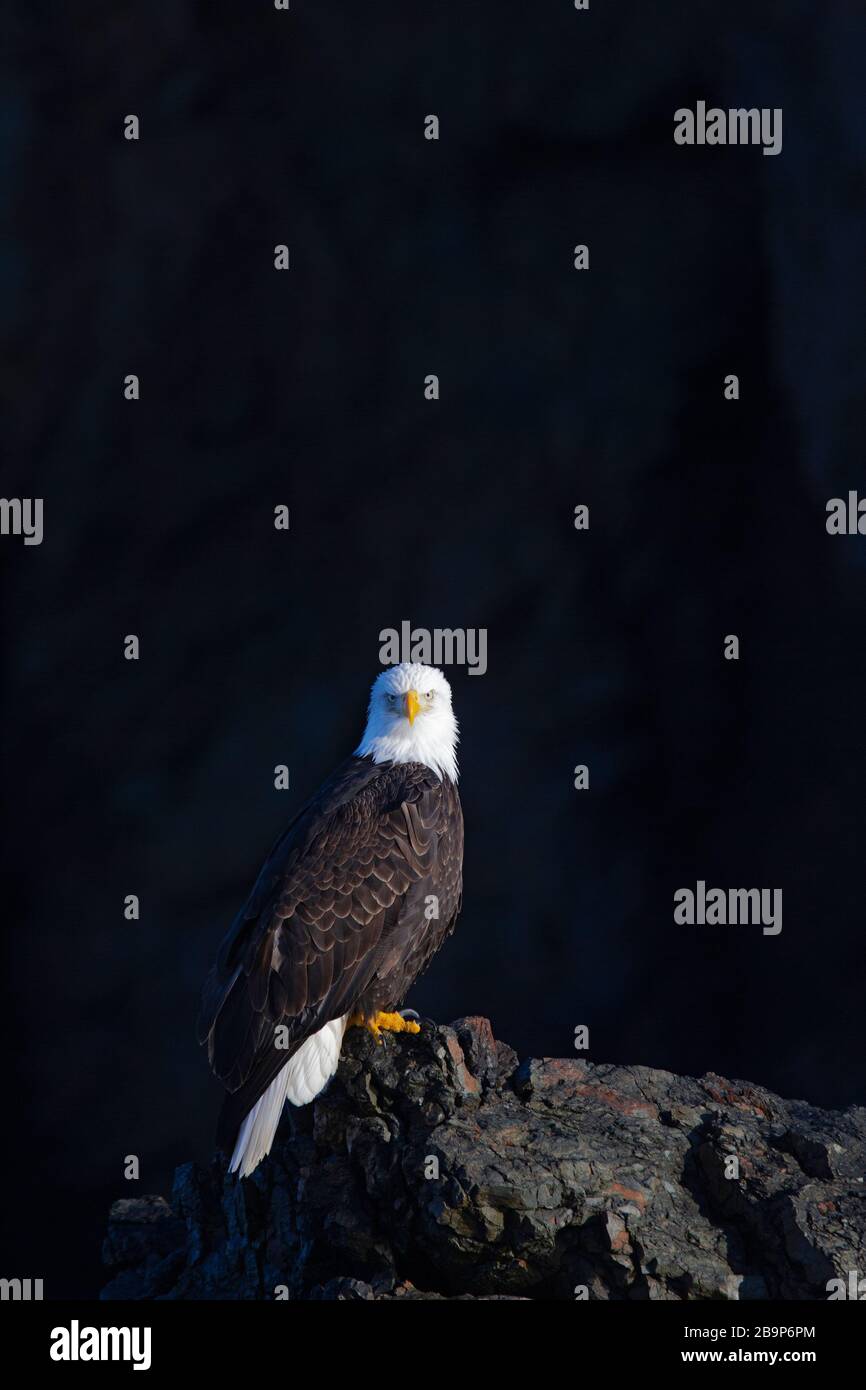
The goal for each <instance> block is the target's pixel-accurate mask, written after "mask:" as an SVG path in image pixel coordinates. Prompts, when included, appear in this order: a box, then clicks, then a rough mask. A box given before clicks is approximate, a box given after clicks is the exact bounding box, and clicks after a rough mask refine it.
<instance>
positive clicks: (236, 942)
mask: <svg viewBox="0 0 866 1390" xmlns="http://www.w3.org/2000/svg"><path fill="white" fill-rule="evenodd" d="M456 745H457V721H456V719H455V717H454V713H453V710H452V708H451V687H450V686H449V684H448V682H447V680H446V679H445V677H444V676H443V675H442V672H441V671H438V670H436V669H435V668H434V667H431V666H420V665H417V664H412V663H408V662H404V663H402V664H401V665H399V666H392V667H389V668H388V669H386V670H385V671H383V672H382V673H381V674H380V675H379V677H378V678H377V679H376V681H375V682H374V684H373V688H372V691H371V694H370V705H369V710H368V716H367V726H366V729H365V731H364V736H363V738H362V740H361V742H360V744H359V745H358V747H357V749H356V750H355V752H354V753H353V754H352V756H351V757H349V758H347V759H346V761H345V762H344V763H342V764H341V766H339V767H338V768H337V770H336V771H335V772H334V773H333V775H332V776H331V777H330V778H329V779H328V781H326V782H325V783H324V785H323V786H322V787H321V788H320V789H319V791H318V792H317V793H316V795H315V796H314V797H313V798H312V800H310V801H308V802H307V804H306V805H305V806H304V807H303V808H302V809H301V810H300V811H299V812H298V814H297V815H296V816H295V818H294V820H293V821H291V823H290V824H289V826H288V827H287V828H286V830H285V831H284V832H283V834H282V835H281V836H280V838H279V839H278V840H277V842H276V844H275V845H274V847H273V849H272V850H271V852H270V854H269V855H268V858H267V859H266V861H265V863H264V866H263V868H262V870H261V872H260V874H259V876H258V878H257V880H256V883H255V886H254V888H253V890H252V892H251V894H250V896H249V898H248V900H247V902H246V904H245V906H244V907H243V908H242V909H241V911H240V912H239V913H238V915H237V917H236V918H235V920H234V922H233V924H232V927H231V929H230V931H229V933H228V935H227V936H226V938H225V940H224V941H223V943H222V946H221V948H220V951H219V954H218V956H217V959H216V963H215V965H214V966H213V969H212V970H211V972H210V975H209V976H208V979H207V981H206V983H205V986H204V990H203V993H202V1005H201V1012H200V1015H199V1026H198V1033H199V1041H200V1042H202V1043H205V1042H206V1043H207V1049H208V1058H209V1060H210V1064H211V1067H212V1069H213V1071H214V1072H215V1074H216V1075H217V1076H218V1077H219V1078H220V1080H221V1081H222V1082H223V1083H224V1084H225V1087H226V1091H227V1095H226V1098H225V1102H224V1105H223V1109H222V1114H221V1116H220V1122H219V1128H218V1133H217V1139H218V1143H219V1144H220V1147H222V1148H223V1149H224V1150H225V1152H226V1153H229V1152H230V1153H231V1160H230V1162H229V1169H230V1171H231V1172H237V1173H240V1175H241V1177H246V1176H248V1174H250V1173H251V1172H252V1171H253V1169H254V1168H256V1167H257V1166H258V1164H259V1163H260V1162H261V1161H262V1159H263V1158H264V1157H265V1156H266V1155H267V1154H268V1153H269V1152H270V1149H271V1145H272V1143H273V1139H274V1134H275V1133H276V1129H277V1125H278V1123H279V1119H280V1115H281V1114H282V1110H283V1105H284V1103H285V1101H286V1100H289V1101H291V1103H292V1104H293V1105H307V1104H308V1103H309V1102H310V1101H311V1100H313V1099H314V1098H315V1097H316V1096H317V1095H318V1094H319V1093H320V1091H322V1090H323V1088H324V1087H325V1086H326V1085H327V1083H328V1081H329V1080H330V1078H331V1077H332V1076H333V1075H334V1073H335V1071H336V1070H337V1064H338V1062H339V1060H340V1049H341V1047H342V1043H343V1035H344V1033H345V1031H346V1028H347V1027H350V1026H352V1025H355V1024H357V1025H361V1026H364V1027H366V1028H367V1029H368V1030H369V1031H370V1032H371V1033H372V1034H373V1036H374V1037H375V1038H376V1040H377V1041H381V1034H382V1032H383V1031H393V1032H417V1031H418V1028H419V1025H418V1024H417V1023H416V1022H414V1021H413V1020H412V1019H410V1018H409V1017H407V1016H406V1015H405V1014H403V1013H399V1012H397V1010H398V1008H399V1005H400V1004H401V1003H402V1001H403V999H404V997H405V995H406V992H407V991H408V989H409V987H410V986H411V985H412V983H413V981H414V980H416V979H417V978H418V976H419V975H420V974H421V972H422V970H424V969H425V968H426V966H427V965H428V964H429V962H430V960H431V959H432V957H433V955H434V954H435V952H436V951H437V950H438V949H439V947H440V946H441V945H442V942H443V941H444V940H445V938H446V937H447V936H449V935H450V934H451V932H452V931H453V929H454V924H455V922H456V920H457V915H458V913H459V911H460V904H461V897H462V871H463V813H462V811H461V807H460V798H459V797H458V795H457V758H456ZM407 1012H408V1011H407Z"/></svg>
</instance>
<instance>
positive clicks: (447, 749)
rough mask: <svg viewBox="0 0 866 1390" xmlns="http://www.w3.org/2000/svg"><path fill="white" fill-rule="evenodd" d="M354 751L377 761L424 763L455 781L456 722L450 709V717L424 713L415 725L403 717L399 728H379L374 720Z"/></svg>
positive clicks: (437, 772)
mask: <svg viewBox="0 0 866 1390" xmlns="http://www.w3.org/2000/svg"><path fill="white" fill-rule="evenodd" d="M355 753H356V755H357V756H358V757H359V758H372V760H373V762H374V763H423V764H424V765H425V767H429V768H430V769H431V771H432V772H435V773H436V776H437V777H443V778H444V777H447V778H449V779H450V781H452V782H454V783H455V784H456V782H457V721H456V719H455V718H454V716H453V714H451V713H450V711H449V713H448V717H447V718H445V717H441V718H440V717H435V718H431V717H430V716H422V717H421V718H420V719H416V721H415V724H414V726H409V724H408V722H407V721H405V720H402V721H401V723H400V725H399V726H398V727H397V728H396V729H395V728H393V727H391V728H381V727H377V721H375V720H373V719H371V720H370V722H369V723H368V724H367V727H366V729H365V730H364V737H363V738H362V739H361V742H360V743H359V744H358V747H357V748H356V749H355Z"/></svg>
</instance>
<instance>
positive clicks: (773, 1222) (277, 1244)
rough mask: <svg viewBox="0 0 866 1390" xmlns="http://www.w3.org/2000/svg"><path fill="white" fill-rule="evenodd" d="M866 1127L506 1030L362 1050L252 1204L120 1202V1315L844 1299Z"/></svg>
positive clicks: (182, 1190) (851, 1116) (294, 1129)
mask: <svg viewBox="0 0 866 1390" xmlns="http://www.w3.org/2000/svg"><path fill="white" fill-rule="evenodd" d="M864 1173H866V1111H864V1110H863V1109H861V1108H856V1107H851V1108H849V1109H848V1110H846V1111H844V1112H832V1111H823V1110H817V1109H815V1108H813V1107H812V1106H809V1105H806V1104H804V1103H803V1102H800V1101H785V1100H781V1099H780V1098H779V1097H778V1096H775V1095H772V1094H771V1093H770V1092H768V1091H765V1090H763V1089H762V1088H761V1087H760V1086H756V1085H752V1084H747V1083H744V1082H740V1081H728V1080H725V1079H724V1078H722V1077H718V1076H715V1075H712V1074H710V1075H707V1076H705V1077H703V1078H701V1079H700V1080H695V1079H692V1078H690V1077H683V1076H675V1075H673V1074H672V1073H670V1072H665V1071H654V1070H652V1069H650V1068H648V1067H637V1066H634V1067H627V1066H607V1065H600V1064H595V1063H590V1062H586V1061H582V1060H580V1059H577V1058H573V1059H551V1058H544V1059H540V1060H539V1059H531V1060H528V1061H524V1062H522V1063H520V1064H518V1063H517V1058H516V1057H515V1056H514V1054H513V1053H512V1052H511V1049H510V1048H508V1047H507V1046H506V1045H505V1044H502V1043H500V1042H497V1040H496V1039H495V1038H494V1037H493V1032H492V1029H491V1026H490V1023H489V1022H488V1020H487V1019H484V1018H463V1019H458V1020H457V1021H456V1022H455V1023H454V1024H452V1025H451V1026H450V1027H446V1026H437V1025H436V1024H434V1023H432V1022H430V1021H429V1020H427V1021H425V1022H424V1024H423V1027H422V1031H421V1033H420V1034H419V1035H417V1036H411V1035H401V1036H400V1037H395V1036H389V1037H388V1038H387V1039H386V1041H385V1043H384V1044H383V1045H382V1046H376V1044H375V1043H374V1042H373V1040H372V1039H371V1038H370V1037H369V1036H368V1035H366V1034H364V1033H362V1032H361V1031H360V1030H352V1031H351V1032H350V1033H349V1034H348V1036H347V1039H346V1045H345V1048H344V1054H343V1059H342V1061H341V1064H340V1069H339V1072H338V1075H337V1077H336V1078H335V1080H334V1082H333V1084H332V1085H331V1087H330V1088H329V1089H328V1090H327V1091H326V1092H325V1094H324V1095H323V1096H321V1097H320V1098H319V1100H318V1101H317V1102H316V1103H315V1104H314V1105H312V1106H310V1107H308V1108H305V1109H303V1110H294V1111H290V1112H289V1113H288V1114H287V1115H286V1116H285V1117H284V1119H283V1122H282V1124H281V1127H280V1132H279V1135H278V1137H277V1141H276V1143H275V1146H274V1151H273V1153H272V1155H271V1157H270V1158H269V1160H268V1161H267V1162H265V1163H264V1164H263V1165H262V1166H261V1167H260V1168H259V1169H258V1170H257V1171H256V1173H255V1174H254V1176H253V1177H252V1179H250V1180H248V1181H246V1182H243V1183H240V1182H238V1181H237V1180H235V1179H234V1178H230V1177H228V1176H226V1174H225V1165H224V1163H223V1162H222V1160H221V1159H220V1158H219V1157H217V1158H215V1159H214V1161H213V1162H212V1163H211V1164H210V1165H209V1166H208V1167H206V1168H202V1167H199V1166H197V1165H194V1164H187V1165H184V1166H183V1167H181V1168H179V1169H178V1171H177V1174H176V1178H175V1185H174V1191H173V1194H172V1200H171V1203H170V1204H169V1203H167V1202H165V1201H164V1200H163V1199H162V1198H161V1197H146V1198H142V1199H140V1200H139V1201H132V1202H130V1201H122V1202H116V1203H115V1204H114V1206H113V1207H112V1210H111V1216H110V1222H109V1231H108V1237H107V1239H106V1242H105V1260H106V1264H107V1265H108V1266H109V1269H110V1270H111V1273H112V1279H111V1282H110V1283H109V1285H108V1287H107V1288H106V1289H105V1290H104V1291H103V1295H102V1297H103V1298H106V1299H115V1298H136V1299H150V1298H169V1299H184V1298H192V1299H203V1298H225V1299H272V1298H295V1299H297V1298H301V1299H315V1300H320V1299H321V1300H357V1299H361V1300H374V1299H376V1300H382V1299H393V1300H397V1299H439V1298H448V1299H453V1298H477V1299H496V1298H542V1299H574V1298H575V1297H581V1296H585V1297H589V1298H592V1299H656V1300H676V1299H708V1298H714V1299H762V1298H786V1299H823V1298H826V1296H827V1288H826V1285H827V1281H828V1280H829V1279H831V1278H842V1279H843V1280H847V1278H848V1273H849V1271H850V1270H851V1269H856V1268H858V1267H859V1268H862V1267H863V1266H864V1261H866V1191H864Z"/></svg>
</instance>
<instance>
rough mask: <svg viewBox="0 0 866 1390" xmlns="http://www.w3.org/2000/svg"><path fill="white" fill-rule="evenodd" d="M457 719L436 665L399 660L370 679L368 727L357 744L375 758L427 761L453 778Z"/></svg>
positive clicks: (360, 752)
mask: <svg viewBox="0 0 866 1390" xmlns="http://www.w3.org/2000/svg"><path fill="white" fill-rule="evenodd" d="M457 737H458V732H457V720H456V719H455V718H454V711H453V709H452V708H451V686H450V685H449V684H448V682H447V680H446V679H445V677H444V676H443V674H442V672H441V671H437V669H436V667H435V666H419V665H417V664H416V663H415V662H411V661H402V662H401V663H400V665H399V666H389V667H388V668H387V669H386V670H384V671H382V672H381V674H380V675H378V676H377V677H376V679H375V681H374V682H373V689H372V690H371V691H370V707H369V709H368V711H367V727H366V729H365V730H364V737H363V738H362V739H361V742H360V743H359V745H358V747H357V748H356V749H355V752H356V754H357V755H358V757H361V758H364V757H371V758H372V759H373V762H374V763H385V762H393V763H425V764H426V766H427V767H429V768H432V770H433V771H434V772H435V773H436V775H437V776H438V777H449V778H450V779H451V781H452V782H456V781H457V751H456V750H457Z"/></svg>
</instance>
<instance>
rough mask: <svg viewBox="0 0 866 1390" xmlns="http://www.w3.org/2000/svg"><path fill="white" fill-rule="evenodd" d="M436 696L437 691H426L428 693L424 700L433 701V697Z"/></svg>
mask: <svg viewBox="0 0 866 1390" xmlns="http://www.w3.org/2000/svg"><path fill="white" fill-rule="evenodd" d="M435 694H436V691H435V690H428V691H426V693H425V695H424V699H425V700H432V699H433V696H434V695H435Z"/></svg>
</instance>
